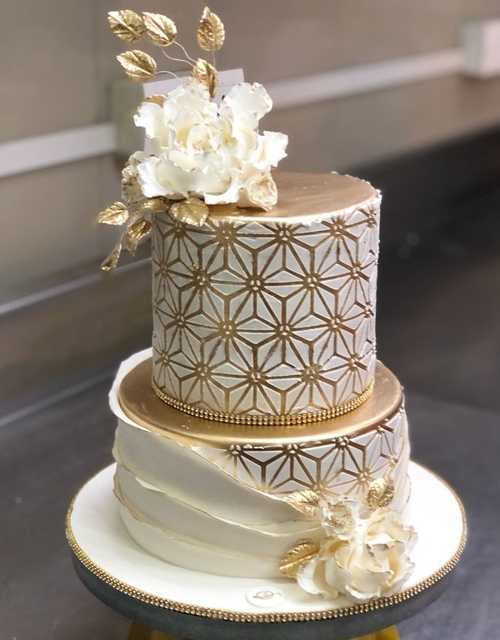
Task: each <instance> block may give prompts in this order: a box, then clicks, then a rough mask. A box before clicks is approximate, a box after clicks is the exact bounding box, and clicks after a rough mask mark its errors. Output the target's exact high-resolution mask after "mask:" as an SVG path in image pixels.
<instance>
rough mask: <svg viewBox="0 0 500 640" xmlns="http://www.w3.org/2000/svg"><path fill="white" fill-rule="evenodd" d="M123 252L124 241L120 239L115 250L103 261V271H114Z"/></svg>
mask: <svg viewBox="0 0 500 640" xmlns="http://www.w3.org/2000/svg"><path fill="white" fill-rule="evenodd" d="M121 252H122V243H121V241H120V242H118V243H117V244H116V245H115V246H114V247H113V251H112V252H111V253H110V254H109V256H108V257H107V258H105V259H104V260H103V261H102V263H101V271H105V272H108V271H113V269H115V268H116V265H117V264H118V260H119V259H120V254H121Z"/></svg>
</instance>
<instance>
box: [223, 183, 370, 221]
mask: <svg viewBox="0 0 500 640" xmlns="http://www.w3.org/2000/svg"><path fill="white" fill-rule="evenodd" d="M273 177H274V179H275V181H276V184H277V186H278V204H277V205H276V206H275V207H274V208H273V209H272V210H271V211H261V210H259V209H241V208H238V207H237V206H236V205H234V204H228V205H215V206H211V207H210V219H211V220H212V221H223V222H229V221H232V222H255V221H257V222H259V221H262V222H287V223H292V222H301V221H302V222H303V221H304V220H308V219H311V218H314V219H318V218H321V217H323V216H325V217H331V216H332V215H334V214H335V213H337V212H338V213H340V212H342V211H345V210H346V209H350V208H351V207H362V206H364V205H366V204H368V203H369V201H370V200H372V199H373V198H374V197H376V196H377V195H378V192H377V191H376V189H374V188H373V187H372V186H371V184H370V183H369V182H366V181H365V180H361V179H360V178H353V177H352V176H344V175H340V174H338V173H291V172H286V171H276V172H273Z"/></svg>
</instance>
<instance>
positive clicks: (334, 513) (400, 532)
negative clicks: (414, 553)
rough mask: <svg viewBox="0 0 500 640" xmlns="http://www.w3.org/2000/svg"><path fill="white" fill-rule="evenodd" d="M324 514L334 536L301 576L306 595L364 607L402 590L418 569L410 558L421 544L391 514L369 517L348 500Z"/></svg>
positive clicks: (326, 526) (387, 511)
mask: <svg viewBox="0 0 500 640" xmlns="http://www.w3.org/2000/svg"><path fill="white" fill-rule="evenodd" d="M322 513H323V518H324V519H323V522H322V524H323V527H324V529H325V532H326V533H327V534H328V537H327V538H326V539H325V540H324V541H323V543H322V544H321V545H320V548H319V551H318V553H317V554H316V555H315V556H314V557H313V558H312V559H311V560H309V561H308V562H307V563H305V564H303V565H302V566H301V567H300V569H299V570H298V572H297V576H296V578H297V582H298V584H299V585H300V586H301V587H302V589H304V591H306V592H308V593H311V594H317V595H319V594H321V595H323V596H326V597H330V598H337V597H338V596H339V595H344V596H347V597H349V598H350V599H352V600H355V601H358V602H362V601H365V600H369V599H371V598H378V597H380V596H382V595H387V594H391V593H394V592H395V591H397V590H398V589H399V588H400V587H401V585H402V584H403V583H404V582H405V581H406V580H407V578H408V577H409V575H410V574H411V572H412V570H413V564H412V562H411V561H410V558H409V555H408V553H409V552H410V551H411V549H412V548H413V546H414V544H415V541H416V533H415V531H414V529H413V528H412V527H407V526H405V525H403V524H402V522H401V521H400V519H399V518H398V516H397V515H396V513H395V512H394V511H391V510H390V509H387V508H382V509H376V510H375V511H373V512H371V513H366V512H364V510H362V509H359V507H358V506H357V505H354V504H353V503H349V502H348V501H343V502H342V503H340V504H338V505H332V507H331V508H330V509H328V508H326V509H324V510H323V512H322Z"/></svg>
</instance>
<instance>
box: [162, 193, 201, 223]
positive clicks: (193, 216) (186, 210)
mask: <svg viewBox="0 0 500 640" xmlns="http://www.w3.org/2000/svg"><path fill="white" fill-rule="evenodd" d="M170 213H171V214H172V215H173V216H174V218H176V219H177V220H180V221H181V222H186V223H187V224H192V225H195V226H197V227H201V225H202V224H203V223H204V222H205V220H206V219H207V218H208V214H209V209H208V207H207V205H206V204H205V203H204V202H203V200H200V199H199V198H194V197H191V198H186V199H185V200H179V202H174V204H173V205H172V206H171V207H170Z"/></svg>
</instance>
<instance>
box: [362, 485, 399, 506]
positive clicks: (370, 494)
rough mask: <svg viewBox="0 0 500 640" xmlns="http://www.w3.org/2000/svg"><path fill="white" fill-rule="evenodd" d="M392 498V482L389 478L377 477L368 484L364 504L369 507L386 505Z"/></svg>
mask: <svg viewBox="0 0 500 640" xmlns="http://www.w3.org/2000/svg"><path fill="white" fill-rule="evenodd" d="M393 498H394V482H393V480H391V479H390V478H377V479H376V480H373V481H372V482H370V484H369V485H368V491H367V494H366V504H367V505H368V507H369V508H370V509H380V508H382V507H388V506H389V505H390V504H391V502H392V499H393Z"/></svg>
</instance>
